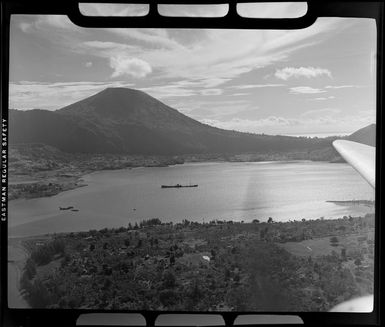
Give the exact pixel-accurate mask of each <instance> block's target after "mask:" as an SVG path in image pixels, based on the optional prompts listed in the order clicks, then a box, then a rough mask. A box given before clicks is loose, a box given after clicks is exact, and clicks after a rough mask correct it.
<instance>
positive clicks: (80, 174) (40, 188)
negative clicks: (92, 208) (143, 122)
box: [8, 158, 335, 201]
mask: <svg viewBox="0 0 385 327" xmlns="http://www.w3.org/2000/svg"><path fill="white" fill-rule="evenodd" d="M301 162H304V163H335V162H326V161H317V160H310V159H289V158H288V159H284V160H278V159H277V160H220V159H218V158H216V159H213V160H210V159H206V160H205V159H203V158H201V159H200V160H194V159H190V160H189V159H183V162H179V161H176V162H171V163H162V162H158V163H148V164H142V165H140V164H139V165H133V166H127V165H120V166H116V167H97V168H96V169H92V168H86V169H84V168H83V169H82V168H80V169H79V171H77V172H76V173H73V172H71V173H67V172H64V173H63V172H62V171H60V173H59V170H47V171H44V172H35V174H32V175H31V174H29V175H25V178H26V179H25V180H24V181H23V178H22V177H21V176H22V175H19V174H15V175H12V176H11V177H8V179H11V180H12V179H14V180H13V181H11V182H10V183H9V186H8V194H9V195H8V197H9V198H8V201H13V200H19V199H26V200H28V199H36V198H45V197H51V196H55V195H57V194H60V193H63V192H66V191H70V190H74V189H77V188H80V187H85V186H87V184H85V183H84V180H83V178H86V176H87V175H92V174H96V173H100V172H104V171H107V172H108V171H119V170H133V169H139V168H141V169H143V168H168V167H176V166H180V165H195V164H197V165H199V164H221V163H229V164H239V163H249V164H274V163H277V164H279V163H301ZM82 182H83V183H82Z"/></svg>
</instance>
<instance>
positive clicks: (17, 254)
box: [8, 238, 30, 308]
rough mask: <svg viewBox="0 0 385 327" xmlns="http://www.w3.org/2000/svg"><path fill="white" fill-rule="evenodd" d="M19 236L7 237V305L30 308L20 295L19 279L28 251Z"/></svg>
mask: <svg viewBox="0 0 385 327" xmlns="http://www.w3.org/2000/svg"><path fill="white" fill-rule="evenodd" d="M22 242H23V240H22V239H20V238H15V239H12V240H11V242H10V238H8V305H9V307H11V308H30V305H29V304H28V302H27V301H26V300H25V299H24V297H23V295H22V289H21V287H20V280H21V276H22V274H23V270H24V267H25V263H26V261H27V258H28V252H27V250H26V248H25V247H24V246H23V245H22Z"/></svg>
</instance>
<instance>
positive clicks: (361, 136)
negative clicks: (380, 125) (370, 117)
mask: <svg viewBox="0 0 385 327" xmlns="http://www.w3.org/2000/svg"><path fill="white" fill-rule="evenodd" d="M347 139H348V140H350V141H354V142H359V143H363V144H367V145H370V146H376V124H371V125H368V126H366V127H364V128H361V129H359V130H358V131H356V132H354V133H353V134H351V135H349V136H348V137H347Z"/></svg>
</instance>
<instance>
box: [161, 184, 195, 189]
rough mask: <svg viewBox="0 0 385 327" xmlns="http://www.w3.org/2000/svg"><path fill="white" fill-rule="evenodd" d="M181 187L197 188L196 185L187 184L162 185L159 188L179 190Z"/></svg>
mask: <svg viewBox="0 0 385 327" xmlns="http://www.w3.org/2000/svg"><path fill="white" fill-rule="evenodd" d="M181 187H198V184H189V185H182V184H175V185H162V186H161V188H181Z"/></svg>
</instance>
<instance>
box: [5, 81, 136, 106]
mask: <svg viewBox="0 0 385 327" xmlns="http://www.w3.org/2000/svg"><path fill="white" fill-rule="evenodd" d="M132 86H134V84H132V83H126V82H122V81H115V82H60V83H41V82H35V81H21V82H18V83H9V108H11V109H22V110H26V109H48V110H55V109H59V108H62V107H64V106H67V105H69V104H72V103H74V102H76V101H79V100H82V99H84V98H86V97H89V96H91V95H93V94H95V93H98V92H100V91H102V90H104V89H105V88H108V87H132Z"/></svg>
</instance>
